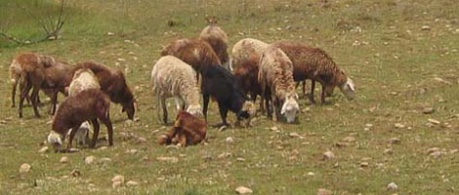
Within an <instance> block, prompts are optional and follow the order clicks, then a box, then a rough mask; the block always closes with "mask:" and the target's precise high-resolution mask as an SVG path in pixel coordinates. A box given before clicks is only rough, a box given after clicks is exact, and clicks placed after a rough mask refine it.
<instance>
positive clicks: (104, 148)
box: [97, 146, 108, 150]
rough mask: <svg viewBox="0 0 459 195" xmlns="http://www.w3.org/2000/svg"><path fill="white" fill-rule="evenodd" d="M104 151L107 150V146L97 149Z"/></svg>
mask: <svg viewBox="0 0 459 195" xmlns="http://www.w3.org/2000/svg"><path fill="white" fill-rule="evenodd" d="M106 149H108V147H107V146H102V147H100V148H98V149H97V150H106Z"/></svg>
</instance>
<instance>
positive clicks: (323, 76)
mask: <svg viewBox="0 0 459 195" xmlns="http://www.w3.org/2000/svg"><path fill="white" fill-rule="evenodd" d="M272 45H273V46H275V47H278V48H280V49H282V51H284V52H285V54H287V56H288V57H289V58H290V60H291V61H292V63H293V67H294V70H293V78H294V80H295V81H297V82H299V81H304V80H306V79H311V80H312V86H311V96H310V97H309V99H310V101H311V102H312V103H315V100H314V88H315V82H316V81H317V82H319V83H320V84H321V85H322V95H321V101H322V103H325V97H326V96H331V95H332V94H333V90H334V88H335V87H336V86H338V87H339V88H340V90H341V91H342V92H343V94H344V95H345V96H346V98H347V99H349V100H352V99H353V98H354V94H355V87H354V82H353V81H352V80H351V79H350V78H349V77H348V76H347V75H346V73H345V72H344V71H343V70H342V69H341V68H339V67H338V65H336V63H335V62H334V61H333V58H332V57H330V56H329V55H328V54H327V53H326V52H325V51H324V50H322V49H320V48H312V47H309V46H307V45H305V44H302V43H297V42H291V41H279V42H276V43H273V44H272ZM303 91H304V87H303Z"/></svg>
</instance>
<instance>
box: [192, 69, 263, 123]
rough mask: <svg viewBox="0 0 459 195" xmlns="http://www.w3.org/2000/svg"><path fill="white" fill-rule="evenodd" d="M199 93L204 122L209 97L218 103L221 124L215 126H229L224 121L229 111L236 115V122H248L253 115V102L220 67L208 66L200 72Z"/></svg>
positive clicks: (226, 71) (227, 72) (232, 76)
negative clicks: (201, 97)
mask: <svg viewBox="0 0 459 195" xmlns="http://www.w3.org/2000/svg"><path fill="white" fill-rule="evenodd" d="M201 92H202V96H203V99H204V103H203V106H204V108H203V113H204V117H205V119H206V121H207V109H208V106H209V100H210V97H212V98H213V99H215V100H216V101H217V103H218V109H219V111H220V116H221V119H222V123H220V124H218V125H216V126H229V123H228V122H227V121H226V116H227V113H228V111H229V110H230V111H232V112H234V113H236V116H237V120H238V122H239V121H240V120H243V119H249V120H250V119H251V118H252V117H253V116H254V115H255V112H256V109H255V106H254V105H253V102H251V101H249V100H248V98H247V96H246V95H245V94H244V91H243V90H242V88H241V87H240V86H239V84H238V83H237V82H236V78H235V77H234V75H232V74H231V72H230V71H229V70H227V69H225V68H224V67H222V66H210V67H208V68H207V69H205V71H203V72H202V83H201ZM238 122H237V123H238ZM248 124H250V121H249V122H248Z"/></svg>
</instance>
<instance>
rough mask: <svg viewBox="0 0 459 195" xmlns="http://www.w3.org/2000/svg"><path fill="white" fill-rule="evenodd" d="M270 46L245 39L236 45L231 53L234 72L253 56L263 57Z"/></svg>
mask: <svg viewBox="0 0 459 195" xmlns="http://www.w3.org/2000/svg"><path fill="white" fill-rule="evenodd" d="M268 46H269V44H267V43H265V42H263V41H260V40H258V39H253V38H244V39H241V40H240V41H238V42H237V43H236V44H234V46H233V49H232V52H231V64H232V70H233V71H234V70H236V69H237V68H238V67H239V66H241V65H242V64H244V63H246V61H248V60H250V58H251V56H253V55H255V56H261V53H262V52H263V50H264V49H266V47H268Z"/></svg>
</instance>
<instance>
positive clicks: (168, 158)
mask: <svg viewBox="0 0 459 195" xmlns="http://www.w3.org/2000/svg"><path fill="white" fill-rule="evenodd" d="M156 160H159V161H166V162H171V163H177V162H178V161H179V159H178V158H177V157H158V158H156Z"/></svg>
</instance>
